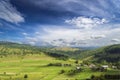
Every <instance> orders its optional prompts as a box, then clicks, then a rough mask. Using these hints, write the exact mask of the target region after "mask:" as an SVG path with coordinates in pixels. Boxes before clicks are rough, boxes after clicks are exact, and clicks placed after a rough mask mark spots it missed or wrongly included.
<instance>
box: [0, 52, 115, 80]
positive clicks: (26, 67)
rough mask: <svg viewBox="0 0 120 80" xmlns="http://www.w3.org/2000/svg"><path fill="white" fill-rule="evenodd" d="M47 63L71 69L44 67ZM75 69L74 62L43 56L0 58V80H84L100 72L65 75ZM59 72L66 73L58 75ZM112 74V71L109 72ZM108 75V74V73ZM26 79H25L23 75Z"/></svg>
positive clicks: (88, 71) (87, 71)
mask: <svg viewBox="0 0 120 80" xmlns="http://www.w3.org/2000/svg"><path fill="white" fill-rule="evenodd" d="M49 63H71V64H73V66H72V67H55V66H49V67H48V66H46V65H47V64H49ZM73 68H75V63H74V60H72V59H70V60H67V61H63V60H57V59H55V58H52V57H49V56H47V55H45V54H43V53H42V54H34V55H26V56H24V57H20V56H15V55H9V56H7V57H4V58H0V80H67V79H68V80H75V79H79V80H85V79H86V78H89V77H90V76H91V75H92V74H94V75H100V74H103V73H102V72H91V71H90V70H89V69H86V70H85V71H84V72H80V73H78V74H76V75H74V76H69V75H67V73H68V71H69V70H71V69H73ZM61 70H65V71H66V72H65V73H63V74H59V73H60V71H61ZM110 72H111V73H112V71H110ZM116 72H117V71H114V73H116ZM108 73H109V72H108ZM25 74H27V75H28V78H27V79H25V78H24V75H25Z"/></svg>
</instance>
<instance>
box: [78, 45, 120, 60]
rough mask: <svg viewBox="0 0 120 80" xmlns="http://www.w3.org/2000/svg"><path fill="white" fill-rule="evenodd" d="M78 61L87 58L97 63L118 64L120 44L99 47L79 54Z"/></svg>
mask: <svg viewBox="0 0 120 80" xmlns="http://www.w3.org/2000/svg"><path fill="white" fill-rule="evenodd" d="M79 57H80V59H85V58H88V59H89V60H94V61H97V62H103V61H107V62H119V61H120V44H116V45H110V46H105V47H101V48H98V49H95V50H89V51H85V52H82V53H80V55H79Z"/></svg>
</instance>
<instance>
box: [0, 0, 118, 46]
mask: <svg viewBox="0 0 120 80" xmlns="http://www.w3.org/2000/svg"><path fill="white" fill-rule="evenodd" d="M119 3H120V0H0V40H1V41H3V40H4V41H12V42H19V43H27V44H32V45H40V46H47V45H52V46H84V47H85V46H104V45H111V44H119V43H120V4H119Z"/></svg>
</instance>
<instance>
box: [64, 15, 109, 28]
mask: <svg viewBox="0 0 120 80" xmlns="http://www.w3.org/2000/svg"><path fill="white" fill-rule="evenodd" d="M65 22H66V23H68V24H71V25H74V26H77V27H78V28H85V29H91V28H93V27H95V26H98V25H101V24H104V23H107V22H108V21H107V20H106V19H104V18H103V19H99V18H87V17H76V18H73V19H70V20H65Z"/></svg>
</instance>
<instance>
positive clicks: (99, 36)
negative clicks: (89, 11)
mask: <svg viewBox="0 0 120 80" xmlns="http://www.w3.org/2000/svg"><path fill="white" fill-rule="evenodd" d="M105 37H106V36H105V35H92V36H91V39H100V38H105Z"/></svg>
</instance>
